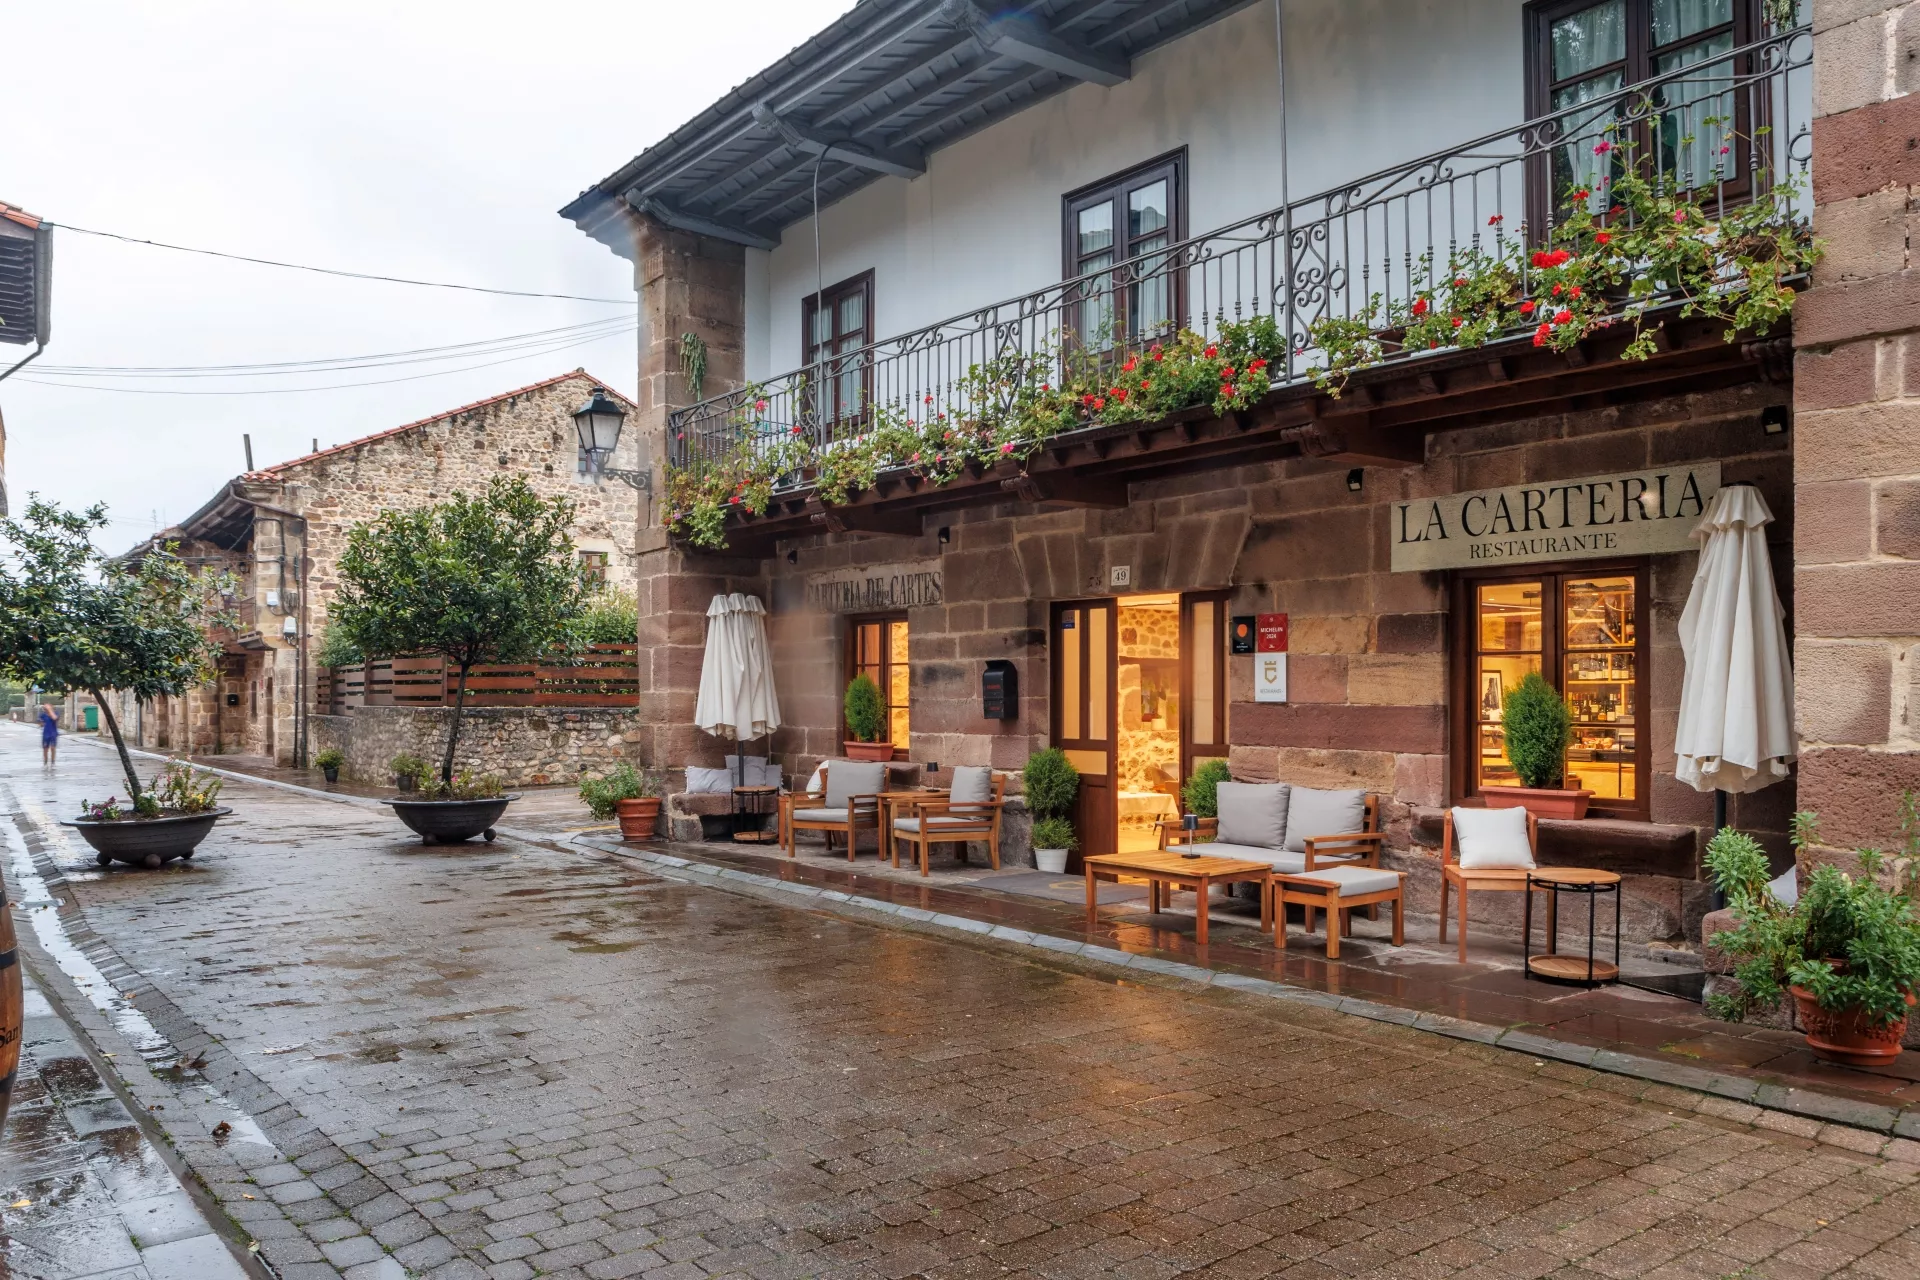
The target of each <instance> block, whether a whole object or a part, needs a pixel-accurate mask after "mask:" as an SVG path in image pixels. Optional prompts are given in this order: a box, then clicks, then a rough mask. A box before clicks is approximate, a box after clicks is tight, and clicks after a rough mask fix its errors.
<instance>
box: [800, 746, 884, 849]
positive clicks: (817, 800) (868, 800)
mask: <svg viewBox="0 0 1920 1280" xmlns="http://www.w3.org/2000/svg"><path fill="white" fill-rule="evenodd" d="M886 785H887V766H886V765H885V764H884V763H880V764H869V763H867V762H866V761H857V760H830V761H828V762H827V775H826V780H825V783H824V790H821V791H814V792H800V793H794V792H788V793H786V794H785V795H782V796H781V797H780V842H781V844H782V845H783V846H784V847H785V849H786V851H787V856H788V857H789V858H791V857H794V856H795V854H796V849H795V847H794V846H795V837H796V836H797V835H798V834H799V833H800V832H802V831H818V832H820V833H821V835H822V836H824V837H825V838H826V842H827V848H828V849H829V850H831V849H832V848H833V841H834V837H835V836H844V837H846V841H847V861H848V862H852V861H853V855H854V853H855V844H856V843H857V841H858V839H859V833H860V832H861V831H871V832H873V833H874V841H875V843H876V844H877V845H879V844H881V841H880V793H881V792H882V791H884V790H885V789H886ZM881 849H882V851H884V845H881Z"/></svg>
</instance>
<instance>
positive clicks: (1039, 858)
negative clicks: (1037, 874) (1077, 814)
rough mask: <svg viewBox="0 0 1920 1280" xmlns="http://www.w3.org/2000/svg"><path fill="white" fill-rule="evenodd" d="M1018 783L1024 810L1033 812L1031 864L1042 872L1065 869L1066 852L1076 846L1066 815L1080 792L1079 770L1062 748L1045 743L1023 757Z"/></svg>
mask: <svg viewBox="0 0 1920 1280" xmlns="http://www.w3.org/2000/svg"><path fill="white" fill-rule="evenodd" d="M1021 786H1022V790H1024V791H1025V793H1026V797H1027V812H1028V813H1030V814H1032V815H1033V832H1032V840H1033V862H1034V865H1035V866H1037V867H1039V868H1040V870H1042V871H1046V872H1053V873H1058V872H1061V871H1065V870H1066V869H1067V855H1069V854H1070V853H1072V852H1073V850H1074V849H1075V848H1077V847H1078V846H1079V841H1078V840H1077V839H1076V838H1075V836H1074V833H1073V824H1072V823H1071V822H1069V821H1068V819H1067V815H1068V814H1069V813H1071V812H1072V811H1073V802H1074V799H1075V797H1077V796H1078V795H1079V794H1080V771H1079V770H1078V769H1075V768H1074V767H1073V762H1072V761H1070V760H1068V759H1067V753H1066V752H1064V751H1062V750H1060V749H1059V748H1058V747H1049V748H1047V749H1046V750H1045V751H1036V752H1034V753H1033V755H1031V756H1029V757H1027V767H1026V769H1025V771H1024V772H1023V773H1022V774H1021Z"/></svg>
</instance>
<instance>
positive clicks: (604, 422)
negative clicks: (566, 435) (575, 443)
mask: <svg viewBox="0 0 1920 1280" xmlns="http://www.w3.org/2000/svg"><path fill="white" fill-rule="evenodd" d="M626 420H627V411H626V410H625V409H622V408H621V407H620V404H619V402H618V401H616V400H615V399H614V398H613V397H612V396H610V395H608V394H607V393H606V392H605V391H604V390H602V389H601V388H599V387H595V388H594V389H593V394H592V395H591V396H588V397H587V402H586V403H585V404H583V405H581V406H580V407H579V408H578V409H575V410H574V411H573V429H574V431H575V432H576V433H577V434H578V435H579V437H580V453H581V456H583V457H584V458H586V460H587V474H589V475H593V476H605V477H607V478H608V479H610V480H618V481H620V482H621V483H622V484H624V485H627V486H628V487H629V488H633V489H638V490H639V491H640V492H642V493H647V494H651V493H652V492H653V472H652V471H650V470H647V469H645V468H642V469H640V470H637V471H630V470H627V469H626V468H624V467H610V466H608V465H607V463H609V462H610V461H612V460H613V451H614V450H615V449H616V448H618V447H619V445H620V428H621V427H622V426H623V425H625V423H626ZM644 452H645V451H644V449H643V450H642V453H643V454H644ZM644 460H645V459H644V457H643V458H642V461H644Z"/></svg>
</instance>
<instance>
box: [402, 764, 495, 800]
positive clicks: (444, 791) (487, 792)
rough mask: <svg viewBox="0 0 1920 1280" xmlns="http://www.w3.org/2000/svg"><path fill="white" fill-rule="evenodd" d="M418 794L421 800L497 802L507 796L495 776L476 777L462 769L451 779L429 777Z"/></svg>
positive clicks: (481, 775)
mask: <svg viewBox="0 0 1920 1280" xmlns="http://www.w3.org/2000/svg"><path fill="white" fill-rule="evenodd" d="M420 793H421V794H420V798H421V799H423V800H498V799H500V797H502V796H504V795H506V794H507V784H506V783H505V782H503V781H502V780H501V779H500V777H499V775H497V774H492V773H483V774H479V775H478V776H476V775H474V774H473V773H470V772H468V771H467V770H465V769H462V770H461V771H460V772H458V773H456V774H454V775H453V777H451V778H435V777H432V776H431V775H429V776H428V777H426V778H425V779H423V780H422V784H421V787H420Z"/></svg>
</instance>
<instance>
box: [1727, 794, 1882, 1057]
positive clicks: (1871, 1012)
mask: <svg viewBox="0 0 1920 1280" xmlns="http://www.w3.org/2000/svg"><path fill="white" fill-rule="evenodd" d="M1815 830H1816V819H1815V816H1814V815H1813V814H1811V813H1798V814H1795V815H1794V819H1793V843H1794V847H1795V849H1796V850H1797V849H1800V848H1801V847H1803V846H1804V845H1806V844H1809V843H1811V842H1812V841H1813V840H1814V837H1815ZM1901 830H1902V835H1903V837H1904V843H1905V846H1906V849H1905V852H1904V853H1903V855H1902V856H1901V857H1899V858H1896V859H1894V860H1892V861H1891V862H1889V861H1888V859H1887V857H1886V855H1885V854H1883V853H1881V852H1879V851H1878V850H1875V849H1860V850H1857V851H1856V852H1855V857H1856V861H1857V863H1858V866H1857V870H1856V871H1854V872H1846V871H1842V870H1841V869H1840V868H1839V867H1836V866H1823V867H1820V868H1818V869H1817V870H1815V871H1814V873H1813V874H1812V875H1811V876H1810V877H1808V879H1807V883H1806V887H1805V889H1804V891H1803V892H1802V893H1801V894H1800V896H1799V900H1798V901H1797V902H1795V903H1794V904H1793V905H1792V906H1787V905H1786V904H1785V903H1782V902H1781V901H1780V900H1779V899H1778V898H1777V897H1775V896H1774V894H1773V893H1772V891H1771V890H1770V889H1769V887H1768V880H1767V870H1768V868H1767V860H1766V854H1765V853H1764V852H1763V851H1762V850H1761V848H1760V846H1759V844H1758V843H1757V842H1755V841H1754V840H1752V839H1751V838H1749V837H1747V836H1744V835H1741V834H1740V833H1739V832H1736V831H1733V830H1732V829H1730V828H1729V829H1728V830H1724V831H1721V832H1720V833H1718V834H1717V835H1715V836H1714V838H1713V840H1712V842H1711V843H1709V844H1708V846H1707V867H1708V869H1709V870H1710V871H1711V872H1712V874H1713V877H1714V882H1715V884H1716V885H1718V887H1719V888H1720V891H1721V892H1722V893H1724V894H1726V895H1727V906H1728V907H1729V908H1730V909H1731V910H1732V912H1733V916H1734V919H1735V921H1736V922H1737V923H1736V925H1735V927H1734V928H1732V929H1728V930H1725V931H1723V932H1721V933H1718V934H1715V935H1714V939H1713V941H1714V945H1715V946H1716V947H1718V948H1719V949H1720V950H1722V951H1724V952H1725V953H1726V954H1727V955H1729V956H1731V957H1733V958H1734V960H1735V961H1736V964H1735V967H1734V971H1733V977H1734V981H1735V983H1736V985H1737V987H1738V994H1736V995H1733V996H1721V997H1713V998H1710V999H1709V1001H1708V1010H1709V1012H1711V1013H1713V1014H1714V1015H1715V1016H1717V1017H1722V1018H1730V1019H1732V1020H1734V1021H1738V1020H1740V1019H1741V1018H1743V1017H1745V1016H1746V1014H1748V1013H1749V1012H1751V1011H1752V1010H1754V1009H1756V1008H1767V1007H1771V1006H1774V1005H1776V1004H1778V1002H1779V1001H1780V999H1781V997H1782V996H1783V995H1787V996H1791V997H1792V998H1793V1002H1794V1006H1795V1011H1796V1013H1797V1014H1798V1016H1799V1023H1800V1027H1801V1029H1802V1031H1803V1032H1804V1034H1805V1035H1806V1039H1807V1047H1808V1048H1810V1049H1812V1050H1813V1051H1814V1053H1816V1054H1817V1055H1819V1056H1820V1057H1822V1058H1826V1059H1829V1060H1831V1061H1834V1062H1840V1063H1845V1064H1846V1065H1848V1066H1860V1067H1872V1066H1884V1065H1886V1064H1888V1063H1891V1062H1892V1061H1893V1060H1894V1059H1896V1058H1897V1057H1899V1055H1900V1045H1901V1040H1902V1038H1903V1037H1904V1035H1905V1033H1906V1027H1907V1017H1908V1013H1909V1011H1910V1010H1911V1009H1912V1008H1913V1006H1914V1000H1915V994H1914V993H1915V990H1916V988H1920V916H1916V915H1915V911H1914V898H1915V890H1916V888H1920V859H1916V854H1920V822H1916V820H1915V811H1914V795H1913V793H1912V792H1908V793H1906V794H1905V795H1904V796H1903V797H1902V798H1901Z"/></svg>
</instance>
